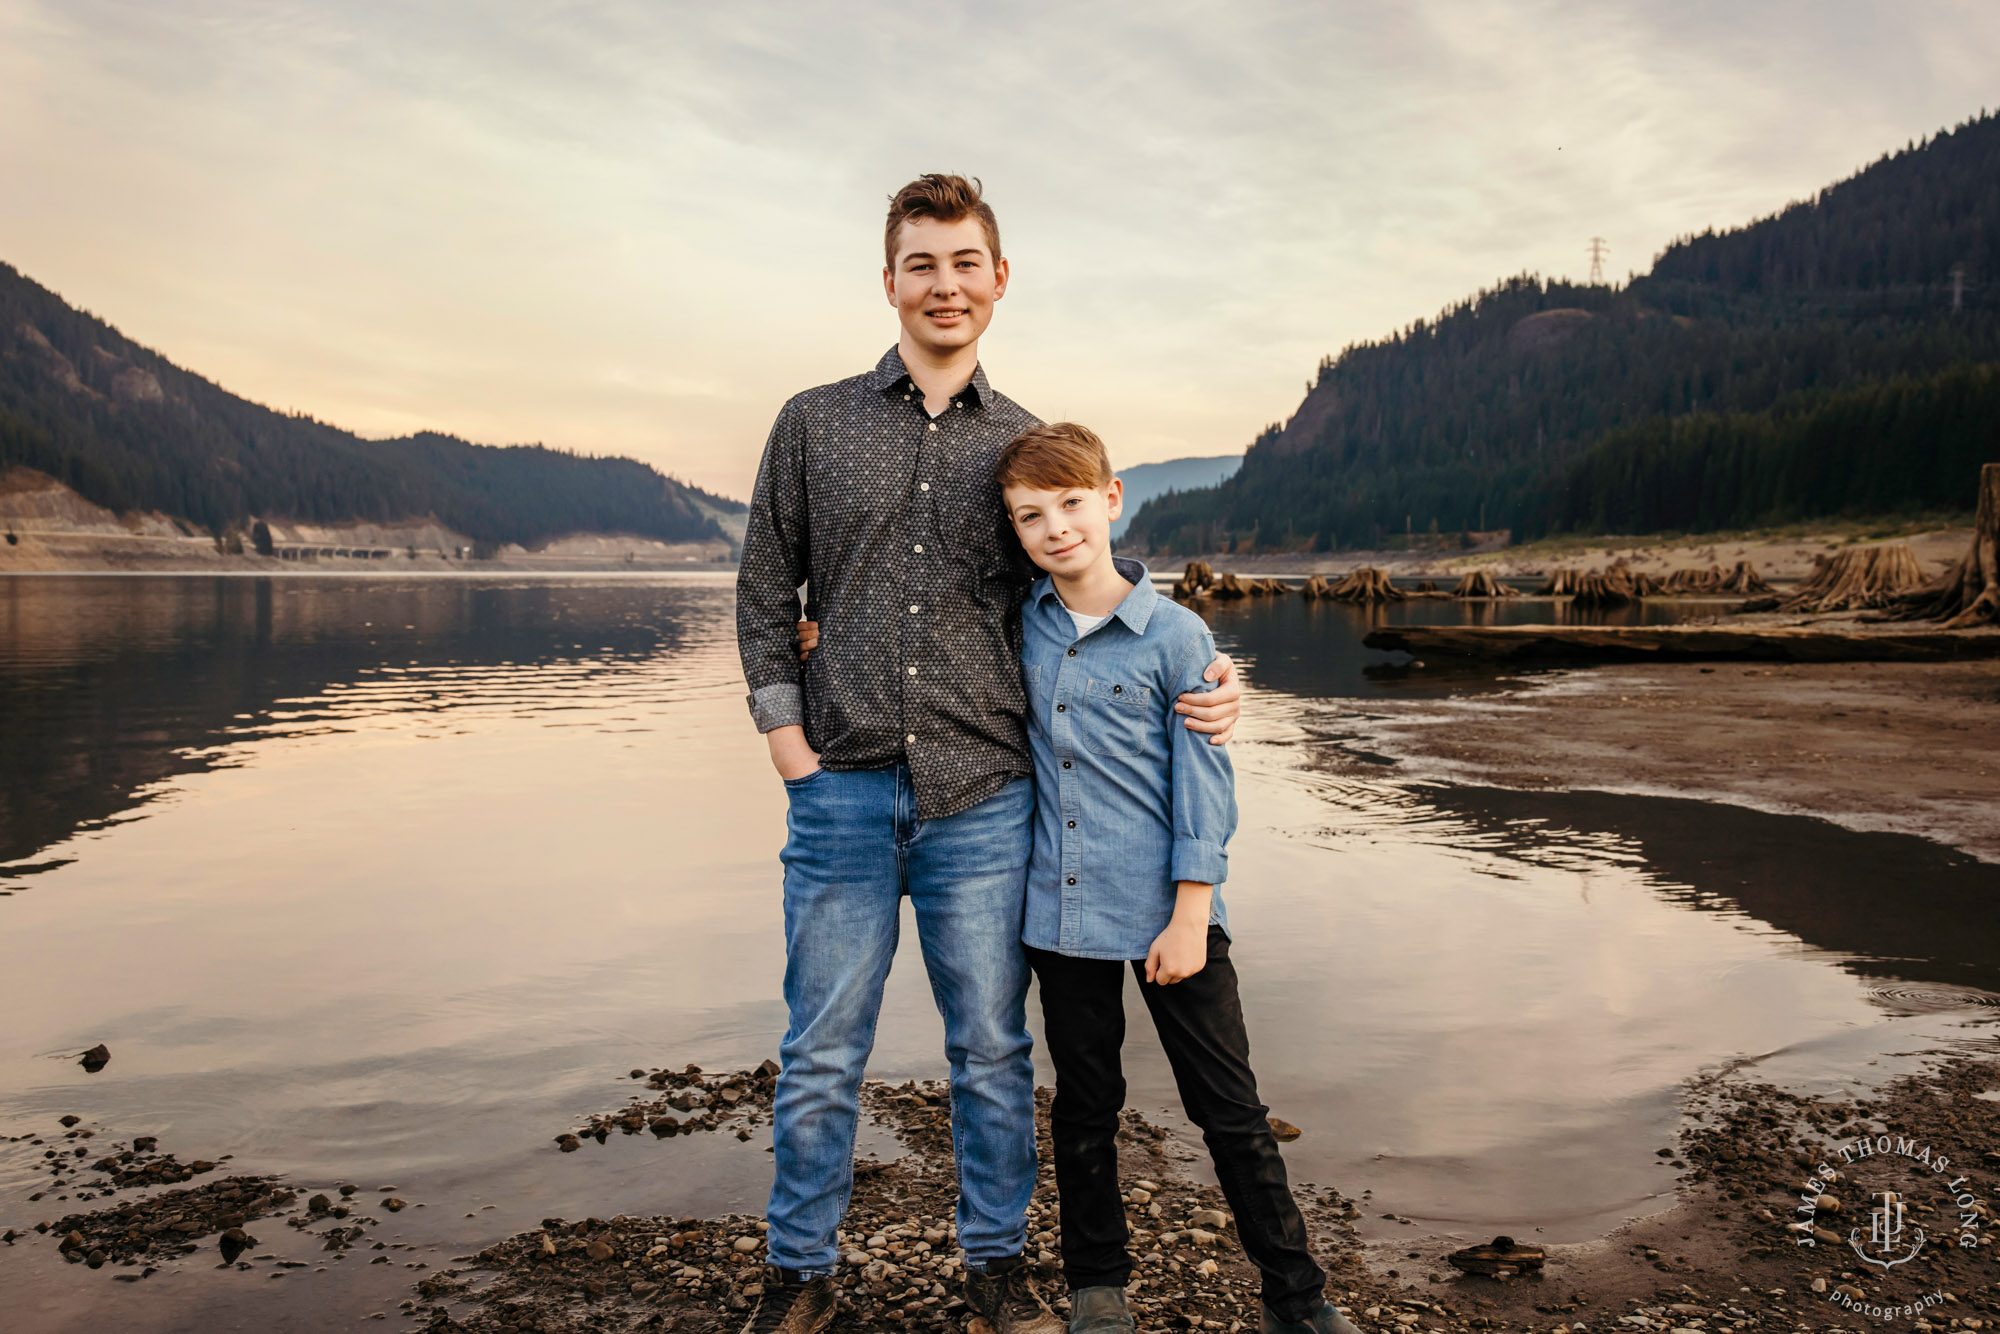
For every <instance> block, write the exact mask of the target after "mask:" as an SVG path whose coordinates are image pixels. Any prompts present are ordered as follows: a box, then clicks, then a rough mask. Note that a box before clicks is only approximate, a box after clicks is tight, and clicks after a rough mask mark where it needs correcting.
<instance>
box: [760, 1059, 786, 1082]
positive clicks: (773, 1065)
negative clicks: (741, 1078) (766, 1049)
mask: <svg viewBox="0 0 2000 1334" xmlns="http://www.w3.org/2000/svg"><path fill="white" fill-rule="evenodd" d="M779 1069H780V1067H779V1065H778V1063H777V1062H776V1061H772V1060H766V1061H765V1062H764V1063H763V1064H762V1065H760V1066H758V1067H757V1069H756V1071H755V1074H756V1076H757V1078H759V1079H776V1078H777V1077H778V1071H779Z"/></svg>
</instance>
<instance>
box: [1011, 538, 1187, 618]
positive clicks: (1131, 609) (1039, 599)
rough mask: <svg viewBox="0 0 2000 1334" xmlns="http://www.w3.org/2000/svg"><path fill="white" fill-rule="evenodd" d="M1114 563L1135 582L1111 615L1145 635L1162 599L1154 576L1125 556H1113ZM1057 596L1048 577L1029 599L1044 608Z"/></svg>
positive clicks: (1054, 586)
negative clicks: (1154, 581) (1148, 623)
mask: <svg viewBox="0 0 2000 1334" xmlns="http://www.w3.org/2000/svg"><path fill="white" fill-rule="evenodd" d="M1111 564H1112V567H1113V568H1114V569H1116V570H1117V571H1118V573H1119V574H1120V575H1121V576H1122V577H1123V578H1126V579H1129V580H1131V582H1132V591H1131V592H1129V593H1127V594H1126V595H1125V597H1124V600H1123V601H1121V602H1120V603H1119V604H1118V605H1117V606H1116V607H1114V608H1113V609H1112V611H1111V615H1112V617H1114V618H1116V619H1118V620H1121V621H1123V622H1125V624H1126V626H1127V628H1129V629H1130V630H1131V631H1132V633H1133V634H1135V635H1143V634H1145V633H1146V622H1148V621H1150V620H1152V619H1153V607H1154V604H1155V603H1157V602H1158V601H1159V597H1160V594H1159V592H1158V590H1156V589H1155V588H1154V587H1153V576H1152V575H1151V573H1149V572H1148V571H1147V569H1146V567H1145V566H1144V565H1142V564H1140V563H1139V562H1138V561H1136V560H1127V559H1126V558H1125V557H1123V556H1113V557H1112V558H1111ZM1055 596H1056V581H1055V580H1054V579H1053V578H1051V577H1050V576H1048V575H1046V574H1045V575H1043V576H1042V577H1041V578H1040V579H1037V580H1036V581H1035V586H1034V587H1033V588H1030V589H1029V590H1028V600H1029V601H1030V602H1032V603H1034V604H1035V605H1036V606H1037V607H1039V606H1041V605H1042V603H1043V601H1044V600H1045V599H1048V598H1054V597H1055ZM1057 601H1058V603H1060V601H1061V599H1059V598H1058V599H1057Z"/></svg>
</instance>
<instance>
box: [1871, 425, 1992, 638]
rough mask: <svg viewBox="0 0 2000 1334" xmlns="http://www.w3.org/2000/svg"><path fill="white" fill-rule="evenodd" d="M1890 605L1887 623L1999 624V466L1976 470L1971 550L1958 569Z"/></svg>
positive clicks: (1953, 626) (1948, 626)
mask: <svg viewBox="0 0 2000 1334" xmlns="http://www.w3.org/2000/svg"><path fill="white" fill-rule="evenodd" d="M1893 605H1894V608H1895V610H1894V611H1893V612H1892V613H1891V615H1890V619H1891V620H1897V621H1943V622H1944V628H1945V629H1947V630H1961V629H1965V628H1966V627H1968V626H1974V625H1995V624H2000V463H1988V464H1985V465H1984V466H1982V467H1981V468H1980V469H1979V508H1978V511H1977V513H1976V514H1975V516H1974V517H1973V520H1972V545H1971V546H1970V547H1968V548H1967V549H1966V552H1965V555H1964V556H1962V557H1961V558H1960V559H1959V562H1958V565H1957V566H1956V567H1955V568H1953V569H1951V570H1948V571H1946V572H1945V574H1944V576H1943V577H1942V578H1940V579H1938V580H1936V581H1935V582H1933V583H1930V584H1927V585H1925V586H1924V587H1922V588H1920V589H1916V590H1915V591H1913V592H1910V593H1906V594H1904V595H1903V596H1902V597H1900V598H1898V599H1896V601H1895V603H1894V604H1893Z"/></svg>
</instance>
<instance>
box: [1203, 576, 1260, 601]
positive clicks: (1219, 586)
mask: <svg viewBox="0 0 2000 1334" xmlns="http://www.w3.org/2000/svg"><path fill="white" fill-rule="evenodd" d="M1208 591H1209V592H1210V593H1211V594H1213V595H1214V596H1216V597H1219V598H1247V597H1249V596H1250V590H1249V589H1247V588H1245V587H1244V586H1243V584H1242V581H1241V580H1239V579H1237V577H1236V576H1235V575H1233V574H1218V575H1216V576H1215V583H1214V584H1212V585H1211V586H1210V587H1209V590H1208Z"/></svg>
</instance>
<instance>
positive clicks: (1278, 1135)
mask: <svg viewBox="0 0 2000 1334" xmlns="http://www.w3.org/2000/svg"><path fill="white" fill-rule="evenodd" d="M1265 1119H1266V1120H1268V1121H1269V1122H1270V1123H1271V1138H1273V1139H1275V1140H1277V1141H1278V1142H1279V1143H1280V1144H1290V1143H1291V1142H1292V1141H1293V1140H1295V1139H1297V1138H1298V1137H1299V1136H1300V1135H1303V1134H1305V1131H1303V1130H1300V1129H1299V1128H1298V1127H1297V1126H1295V1125H1293V1124H1292V1123H1291V1122H1290V1121H1286V1120H1284V1119H1282V1118H1280V1117H1276V1116H1272V1117H1267V1118H1265Z"/></svg>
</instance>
